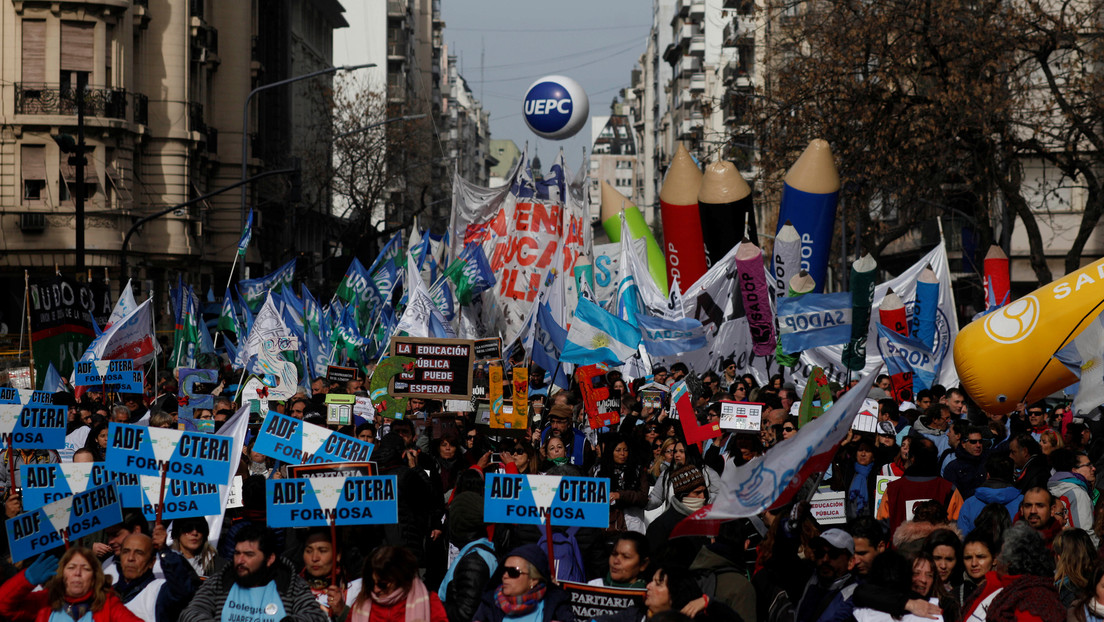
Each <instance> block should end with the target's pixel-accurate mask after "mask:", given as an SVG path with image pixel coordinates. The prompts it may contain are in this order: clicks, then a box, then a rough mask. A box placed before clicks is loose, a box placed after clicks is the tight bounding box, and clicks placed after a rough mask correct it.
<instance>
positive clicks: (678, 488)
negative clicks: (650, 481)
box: [671, 464, 705, 499]
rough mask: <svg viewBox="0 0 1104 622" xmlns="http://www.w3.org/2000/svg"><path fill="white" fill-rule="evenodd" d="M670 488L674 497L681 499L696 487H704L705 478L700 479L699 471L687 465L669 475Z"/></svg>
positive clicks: (700, 473)
mask: <svg viewBox="0 0 1104 622" xmlns="http://www.w3.org/2000/svg"><path fill="white" fill-rule="evenodd" d="M671 486H672V487H673V488H674V491H675V496H676V497H678V498H679V499H682V498H683V497H685V496H686V495H687V494H689V493H691V492H693V490H694V489H695V488H697V487H698V486H705V478H704V477H702V472H701V469H699V468H698V467H696V466H694V465H692V464H688V465H686V466H684V467H681V468H679V469H678V470H677V471H675V472H674V473H672V474H671Z"/></svg>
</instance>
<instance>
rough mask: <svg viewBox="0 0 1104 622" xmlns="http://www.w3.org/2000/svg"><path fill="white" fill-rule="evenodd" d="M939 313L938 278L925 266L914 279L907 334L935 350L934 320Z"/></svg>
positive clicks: (930, 268) (933, 271)
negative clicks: (914, 285)
mask: <svg viewBox="0 0 1104 622" xmlns="http://www.w3.org/2000/svg"><path fill="white" fill-rule="evenodd" d="M938 311H939V277H937V276H935V270H932V267H931V266H930V265H929V266H925V267H924V269H923V270H921V271H920V276H918V277H916V303H915V304H914V305H913V307H912V324H911V325H910V326H909V332H911V333H912V337H913V339H916V340H917V341H919V342H920V343H922V344H924V345H926V346H928V349H929V350H932V349H934V348H935V318H936V314H937V313H938Z"/></svg>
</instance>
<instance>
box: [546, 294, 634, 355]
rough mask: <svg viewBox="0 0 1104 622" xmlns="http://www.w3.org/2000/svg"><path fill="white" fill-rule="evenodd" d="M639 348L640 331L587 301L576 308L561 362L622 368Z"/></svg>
mask: <svg viewBox="0 0 1104 622" xmlns="http://www.w3.org/2000/svg"><path fill="white" fill-rule="evenodd" d="M639 345H640V330H639V329H637V328H636V327H635V326H633V325H632V324H629V323H628V322H626V321H624V320H621V319H618V318H617V317H615V316H614V315H612V314H611V313H609V312H607V311H604V310H602V308H601V307H599V306H598V305H597V304H595V303H593V302H591V301H589V300H587V299H585V298H584V299H582V300H580V301H579V305H578V306H577V307H575V318H574V319H573V320H572V322H571V328H570V329H569V330H568V331H567V341H566V342H565V344H564V350H563V354H562V355H561V356H560V360H562V361H566V362H568V363H575V364H578V365H590V364H593V363H608V364H610V365H618V364H620V363H622V362H624V361H627V360H629V358H630V357H631V356H632V355H634V354H636V348H637V346H639Z"/></svg>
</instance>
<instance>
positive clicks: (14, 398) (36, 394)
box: [0, 387, 54, 406]
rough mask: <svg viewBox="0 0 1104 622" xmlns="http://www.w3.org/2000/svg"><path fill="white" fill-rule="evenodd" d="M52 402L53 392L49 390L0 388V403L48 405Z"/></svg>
mask: <svg viewBox="0 0 1104 622" xmlns="http://www.w3.org/2000/svg"><path fill="white" fill-rule="evenodd" d="M53 403H54V394H53V393H50V392H49V391H31V390H30V389H13V388H11V387H3V388H0V404H22V405H24V406H28V405H37V406H50V405H52V404H53Z"/></svg>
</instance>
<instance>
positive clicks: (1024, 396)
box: [1019, 300, 1104, 402]
mask: <svg viewBox="0 0 1104 622" xmlns="http://www.w3.org/2000/svg"><path fill="white" fill-rule="evenodd" d="M1102 304H1104V300H1101V301H1100V302H1098V303H1096V305H1094V306H1093V308H1092V309H1089V312H1088V313H1086V314H1085V315H1084V316H1083V317H1082V318H1081V319H1080V320H1079V321H1078V322H1077V324H1075V325H1074V327H1073V328H1072V329H1070V332H1069V333H1068V334H1067V335H1066V337H1065V339H1063V340H1062V345H1060V346H1058V350H1055V351H1054V354H1051V355H1050V357H1049V358H1047V361H1046V363H1043V367H1042V368H1041V369H1040V370H1039V373H1038V374H1035V379H1034V380H1032V381H1031V384H1030V385H1028V386H1027V390H1026V391H1024V394H1023V397H1021V398H1020V399H1019V401H1021V402H1022V401H1024V400H1025V399H1027V396H1028V395H1030V394H1031V389H1033V388H1035V383H1036V382H1038V381H1039V378H1040V377H1041V376H1042V375H1043V372H1044V371H1046V368H1047V367H1048V366H1049V365H1050V362H1051V359H1053V358H1054V357H1055V356H1056V355H1057V354H1058V351H1059V350H1061V349H1062V348H1064V347H1066V346H1067V345H1068V342H1069V338H1070V337H1072V336H1073V333H1075V332H1077V329H1078V328H1079V327H1080V326H1081V323H1082V322H1084V321H1085V320H1086V319H1088V317H1089V316H1090V315H1092V314H1093V312H1094V311H1096V310H1097V309H1099V308H1100V305H1102Z"/></svg>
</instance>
